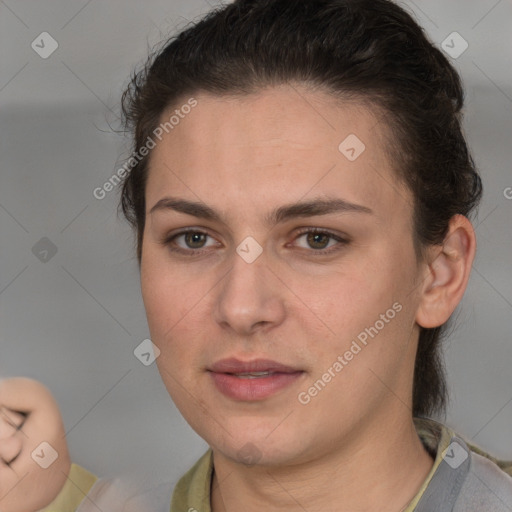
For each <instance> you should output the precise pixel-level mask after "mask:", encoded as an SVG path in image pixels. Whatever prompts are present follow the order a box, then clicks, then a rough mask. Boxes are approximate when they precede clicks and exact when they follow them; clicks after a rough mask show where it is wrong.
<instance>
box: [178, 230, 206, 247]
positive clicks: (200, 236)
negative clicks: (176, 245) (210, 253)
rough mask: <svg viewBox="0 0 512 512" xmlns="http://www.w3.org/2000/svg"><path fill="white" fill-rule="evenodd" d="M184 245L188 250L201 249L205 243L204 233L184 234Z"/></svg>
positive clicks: (192, 232)
mask: <svg viewBox="0 0 512 512" xmlns="http://www.w3.org/2000/svg"><path fill="white" fill-rule="evenodd" d="M183 236H184V240H185V244H186V245H187V247H188V248H190V249H201V248H202V247H203V246H204V244H205V242H206V237H207V236H208V235H206V234H205V233H200V232H195V231H189V232H188V233H185V234H184V235H183Z"/></svg>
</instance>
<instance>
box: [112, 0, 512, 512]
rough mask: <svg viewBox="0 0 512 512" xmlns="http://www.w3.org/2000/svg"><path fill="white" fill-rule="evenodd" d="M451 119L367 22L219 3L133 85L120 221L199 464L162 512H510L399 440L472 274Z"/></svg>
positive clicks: (273, 1)
mask: <svg viewBox="0 0 512 512" xmlns="http://www.w3.org/2000/svg"><path fill="white" fill-rule="evenodd" d="M462 106H463V91H462V87H461V83H460V79H459V76H458V75H457V73H456V71H455V70H454V69H453V67H452V66H451V65H450V63H449V62H448V60H447V58H446V57H445V56H444V55H443V54H442V53H441V51H440V50H438V49H436V48H435V47H434V46H433V45H432V44H431V43H430V42H429V41H428V40H427V39H426V37H425V35H424V34H423V31H422V30H421V29H420V27H419V26H418V25H417V24H416V23H415V22H414V21H413V20H412V19H411V17H410V16H409V15H408V14H407V13H406V12H404V11H403V10H402V9H401V8H399V7H398V6H397V5H395V4H393V3H391V2H389V1H385V0H377V1H373V0H372V1H364V0H363V1H358V2H354V1H349V0H344V1H329V0H325V1H317V2H295V1H294V2H290V1H283V0H268V1H260V2H256V1H237V2H234V3H233V4H231V5H227V6H224V7H222V8H219V9H217V10H215V11H213V12H212V13H211V14H210V15H208V16H207V17H206V18H204V19H203V20H202V21H200V22H199V23H197V24H195V25H193V26H192V27H190V28H189V29H187V30H185V31H183V32H182V33H181V34H179V35H178V36H177V37H176V38H173V39H172V40H171V41H170V42H168V44H167V45H166V46H165V47H164V48H163V49H162V50H161V51H160V52H159V53H158V55H156V56H155V57H154V58H153V59H152V60H150V61H149V62H148V65H147V66H146V68H145V69H144V70H143V71H141V72H140V73H138V74H137V75H135V76H134V78H133V81H132V83H131V86H130V87H129V88H128V89H127V91H126V92H125V95H124V112H125V114H126V119H127V121H128V126H129V127H130V128H131V129H132V131H133V134H134V145H133V151H134V153H133V156H132V158H130V159H129V160H128V162H127V163H128V165H129V167H130V169H129V171H130V172H129V174H128V175H127V177H126V179H125V182H124V186H123V190H122V203H121V205H122V208H123V212H124V213H125V215H126V216H127V218H128V220H130V221H131V222H132V224H133V226H134V227H135V229H136V232H137V255H138V259H139V263H140V271H141V285H142V294H143V299H144V304H145V308H146V313H147V317H148V322H149V328H150V332H151V336H152V341H153V343H154V344H155V345H156V347H157V348H158V349H159V353H160V355H159V357H158V359H157V364H158V367H159V370H160V373H161V376H162V379H163V381H164V383H165V385H166V387H167V389H168V391H169V393H170V395H171V397H172V399H173V401H174V402H175V404H176V405H177V407H178V408H179V410H180V411H181V413H182V414H183V416H184V417H185V419H186V420H187V421H188V423H189V424H190V425H191V426H192V428H193V429H194V430H195V431H196V432H197V433H198V434H199V435H200V436H201V437H202V438H203V439H205V440H206V441H207V443H208V444H209V445H210V447H211V449H210V450H209V451H208V453H207V454H205V456H204V457H203V458H202V459H201V460H200V461H198V463H197V464H196V465H195V466H194V468H192V469H191V471H190V472H189V473H187V475H185V476H184V477H183V479H182V480H181V481H180V483H179V484H178V486H177V487H176V489H175V491H174V495H173V504H172V507H171V510H173V511H174V510H199V511H207V510H213V511H215V512H219V511H224V510H259V509H262V508H263V509H265V510H282V509H286V510H309V511H318V510H390V511H393V510H407V511H409V510H452V508H453V507H455V508H453V509H454V510H479V511H481V510H493V511H496V510H510V508H512V480H511V479H510V477H508V476H507V475H506V474H505V473H504V472H503V471H501V470H500V469H499V468H498V466H496V465H494V464H493V463H491V462H490V461H489V460H487V459H485V458H484V457H481V456H480V455H478V454H476V453H475V452H474V451H472V450H471V449H470V448H469V447H468V445H467V444H466V443H465V442H464V441H463V440H461V439H460V438H459V437H458V436H456V435H455V434H454V433H453V432H452V431H450V429H448V428H446V427H444V426H443V425H439V424H437V423H435V422H432V421H428V420H426V419H423V420H422V419H420V418H427V417H428V416H431V415H433V414H434V413H436V412H439V411H442V409H443V406H444V405H445V394H446V390H445V381H444V376H443V371H442V364H441V359H440V354H439V340H440V336H441V334H442V332H443V329H444V326H445V324H446V322H447V321H448V320H449V318H450V316H451V314H452V313H453V311H454V309H455V308H456V306H457V305H458V304H459V302H460V300H461V298H462V295H463V293H464V290H465V289H466V285H467V282H468V278H469V274H470V269H471V264H472V261H473V258H474V254H475V234H474V230H473V228H472V225H471V223H470V221H469V220H468V216H469V215H470V213H471V211H472V210H473V208H474V207H475V206H476V205H477V203H478V201H479V199H480V196H481V182H480V178H479V177H478V174H477V173H476V170H475V168H474V165H473V161H472V158H471V156H470V154H469V150H468V148H467V145H466V142H465V140H464V137H463V135H462V132H461V109H462ZM148 146H150V149H149V150H148ZM383 504H385V505H383Z"/></svg>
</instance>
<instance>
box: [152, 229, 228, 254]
mask: <svg viewBox="0 0 512 512" xmlns="http://www.w3.org/2000/svg"><path fill="white" fill-rule="evenodd" d="M208 239H211V243H209V244H208ZM161 243H162V244H163V245H165V246H168V247H169V249H170V250H171V251H173V252H178V253H182V254H188V255H194V254H199V253H201V252H203V251H201V249H204V248H206V247H211V246H214V245H218V242H216V241H215V240H213V238H212V237H211V236H210V235H209V234H208V233H206V232H204V231H200V230H197V229H188V230H185V231H181V232H179V233H175V234H173V235H170V236H167V237H166V238H165V239H164V240H162V242H161Z"/></svg>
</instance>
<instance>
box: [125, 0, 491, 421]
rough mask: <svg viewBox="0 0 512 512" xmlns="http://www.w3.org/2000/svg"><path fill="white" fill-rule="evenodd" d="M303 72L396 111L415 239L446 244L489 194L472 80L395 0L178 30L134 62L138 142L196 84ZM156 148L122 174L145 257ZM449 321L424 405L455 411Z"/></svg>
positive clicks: (224, 90) (281, 2)
mask: <svg viewBox="0 0 512 512" xmlns="http://www.w3.org/2000/svg"><path fill="white" fill-rule="evenodd" d="M292 82H298V83H303V84H305V85H309V86H313V87H317V88H319V89H322V90H324V91H326V92H329V93H331V94H332V95H333V96H334V97H338V98H349V99H351V98H352V99H359V100H361V101H363V102H365V103H369V104H373V105H375V106H376V107H378V109H380V110H381V111H383V112H385V113H386V116H385V119H386V124H387V127H388V128H389V129H390V133H392V136H393V138H394V140H395V143H396V147H397V148H399V149H397V150H396V151H395V152H394V154H393V156H392V161H393V162H395V167H396V173H397V178H398V179H399V180H401V181H403V182H404V183H405V184H406V185H407V186H408V187H409V189H410V190H411V192H412V194H413V197H414V227H415V244H416V247H417V248H418V247H419V248H420V250H419V252H418V255H419V256H420V257H421V254H422V249H423V248H425V247H427V246H429V245H431V244H440V243H442V241H443V239H444V237H445V235H446V233H447V229H448V223H449V221H450V219H451V217H452V216H453V215H455V214H462V215H466V216H469V214H470V212H471V211H472V210H473V208H474V207H476V205H477V204H478V202H479V199H480V196H481V194H482V185H481V180H480V178H479V176H478V174H477V172H476V170H475V166H474V163H473V160H472V157H471V155H470V153H469V150H468V147H467V144H466V141H465V138H464V135H463V133H462V128H461V109H462V106H463V101H464V98H463V89H462V85H461V80H460V78H459V76H458V74H457V72H456V71H455V69H454V68H453V67H452V65H451V64H450V63H449V61H448V59H447V58H446V57H445V56H444V55H443V53H442V52H441V51H440V50H438V49H437V48H436V47H435V46H434V45H433V44H432V43H431V42H430V41H429V40H428V39H427V37H426V36H425V34H424V32H423V30H422V29H421V27H420V26H419V25H418V24H417V23H416V22H415V21H414V19H413V18H412V17H411V15H409V14H408V13H407V12H406V11H405V10H404V9H402V8H401V7H398V6H397V5H396V4H394V3H393V2H391V1H388V0H239V1H235V2H234V3H232V4H228V5H224V6H221V7H219V8H217V9H215V10H213V11H211V12H210V13H209V14H207V15H206V16H205V17H204V18H202V19H201V20H200V21H198V22H197V23H194V24H192V25H191V26H190V27H188V28H186V29H185V30H183V31H181V32H180V33H179V34H177V35H175V36H173V37H172V38H171V39H170V40H168V41H166V42H165V43H164V45H163V48H162V49H161V50H159V51H156V52H154V53H153V55H151V56H150V57H149V59H148V61H147V62H146V64H145V66H143V68H142V69H141V70H140V71H138V72H134V74H133V75H132V78H131V81H130V83H129V85H128V87H127V88H126V90H125V92H124V94H123V99H122V109H123V115H124V120H125V127H126V129H127V130H129V131H130V133H132V134H133V148H132V149H133V151H134V152H135V153H136V154H137V155H140V153H139V151H140V149H141V148H142V147H143V146H144V145H146V144H147V141H148V140H149V138H152V137H154V130H155V129H157V127H158V125H159V123H160V122H161V117H162V114H163V113H164V111H166V110H167V109H168V108H170V107H174V106H177V102H178V101H179V100H181V101H183V99H184V98H186V96H187V95H189V96H190V95H193V94H194V93H197V92H200V91H204V92H209V93H213V94H216V95H237V94H241V95H244V94H250V93H253V92H257V91H258V90H261V89H262V88H264V87H269V86H273V85H277V84H284V83H292ZM149 157H150V154H149V155H147V156H144V157H142V158H140V159H137V160H136V161H135V160H133V159H132V162H133V163H134V165H132V167H131V169H130V172H129V174H128V176H127V177H126V178H125V180H124V181H123V183H122V187H121V200H120V204H119V206H120V208H121V209H122V212H123V214H124V215H125V217H126V219H127V220H128V221H129V222H130V223H131V224H132V226H133V227H134V228H135V230H136V233H137V258H138V261H139V264H140V261H141V254H142V237H143V231H144V223H145V208H146V205H145V185H146V180H147V169H148V158H149ZM445 328H446V324H445V325H443V326H441V327H437V328H434V329H426V328H421V332H420V336H419V345H418V352H417V356H416V363H415V370H414V387H413V414H414V415H415V416H425V415H431V414H433V413H436V412H441V411H443V410H444V408H445V406H446V401H447V390H446V383H445V377H444V370H443V362H442V357H441V344H440V340H441V336H442V334H443V332H444V330H445Z"/></svg>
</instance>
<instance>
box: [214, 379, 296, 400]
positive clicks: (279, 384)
mask: <svg viewBox="0 0 512 512" xmlns="http://www.w3.org/2000/svg"><path fill="white" fill-rule="evenodd" d="M303 373H304V372H294V373H274V374H272V375H269V376H268V377H257V378H255V379H249V378H245V379H244V378H241V377H237V376H236V375H232V374H229V373H215V372H210V375H211V376H212V378H213V382H214V383H215V385H216V386H217V389H218V390H219V391H220V392H221V393H223V394H224V395H226V396H227V397H229V398H233V399H235V400H244V401H256V400H263V399H264V398H267V397H269V396H271V395H273V394H275V393H277V392H278V391H280V390H281V389H284V388H286V387H287V386H290V385H291V384H293V383H294V382H295V381H296V380H297V379H299V378H300V377H301V375H302V374H303Z"/></svg>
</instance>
